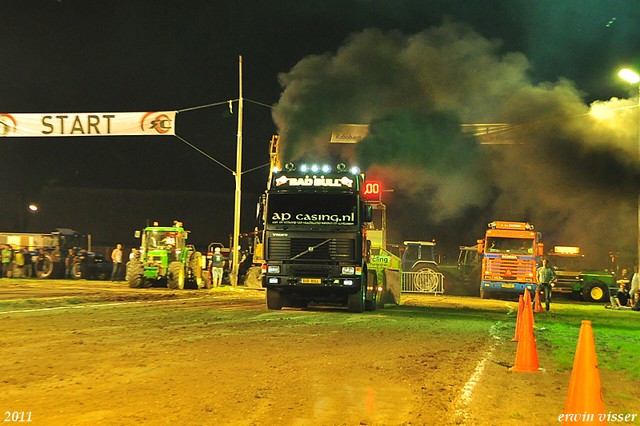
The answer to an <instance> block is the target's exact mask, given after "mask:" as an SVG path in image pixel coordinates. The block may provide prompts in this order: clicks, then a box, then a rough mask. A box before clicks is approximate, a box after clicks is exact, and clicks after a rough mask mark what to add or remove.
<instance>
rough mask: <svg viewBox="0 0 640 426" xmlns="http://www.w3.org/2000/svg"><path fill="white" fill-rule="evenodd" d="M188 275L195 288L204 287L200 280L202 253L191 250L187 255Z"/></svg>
mask: <svg viewBox="0 0 640 426" xmlns="http://www.w3.org/2000/svg"><path fill="white" fill-rule="evenodd" d="M189 277H190V278H191V281H192V282H193V284H194V285H195V286H196V288H202V287H204V283H203V281H202V253H200V252H199V251H196V252H191V254H190V256H189Z"/></svg>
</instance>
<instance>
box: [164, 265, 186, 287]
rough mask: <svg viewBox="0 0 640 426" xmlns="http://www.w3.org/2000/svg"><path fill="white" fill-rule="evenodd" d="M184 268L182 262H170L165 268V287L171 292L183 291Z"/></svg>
mask: <svg viewBox="0 0 640 426" xmlns="http://www.w3.org/2000/svg"><path fill="white" fill-rule="evenodd" d="M184 280H185V277H184V266H183V265H182V262H171V263H170V264H169V267H168V268H167V287H169V288H170V289H172V290H182V289H184Z"/></svg>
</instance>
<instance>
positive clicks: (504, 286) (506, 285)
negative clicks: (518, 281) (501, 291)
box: [502, 284, 516, 288]
mask: <svg viewBox="0 0 640 426" xmlns="http://www.w3.org/2000/svg"><path fill="white" fill-rule="evenodd" d="M502 288H516V285H515V284H502Z"/></svg>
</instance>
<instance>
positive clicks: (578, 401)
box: [563, 321, 607, 425]
mask: <svg viewBox="0 0 640 426" xmlns="http://www.w3.org/2000/svg"><path fill="white" fill-rule="evenodd" d="M563 420H564V421H563V424H565V423H570V424H572V425H575V424H583V423H584V424H587V423H588V424H590V425H591V424H593V425H596V424H597V425H606V424H607V419H606V415H605V411H604V401H603V400H602V392H601V388H600V371H599V370H598V360H597V358H596V344H595V342H594V340H593V329H592V328H591V321H582V326H581V327H580V336H579V337H578V347H577V348H576V356H575V358H574V360H573V369H572V370H571V381H570V382H569V393H568V394H567V403H566V405H565V406H564V419H563ZM576 422H578V423H576Z"/></svg>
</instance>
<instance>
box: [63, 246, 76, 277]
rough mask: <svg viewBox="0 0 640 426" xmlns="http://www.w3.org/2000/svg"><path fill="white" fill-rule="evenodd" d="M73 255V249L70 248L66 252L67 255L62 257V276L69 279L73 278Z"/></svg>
mask: <svg viewBox="0 0 640 426" xmlns="http://www.w3.org/2000/svg"><path fill="white" fill-rule="evenodd" d="M74 258H75V256H74V254H73V249H72V248H70V249H69V250H68V252H67V256H66V257H65V258H64V277H65V279H68V280H70V279H71V278H73V261H74V260H75V259H74Z"/></svg>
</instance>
